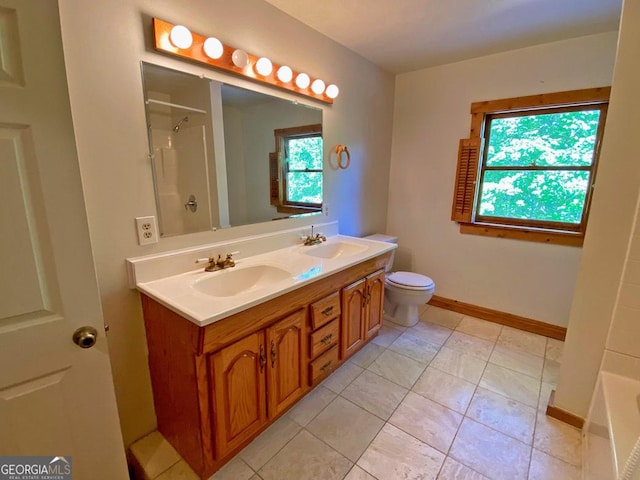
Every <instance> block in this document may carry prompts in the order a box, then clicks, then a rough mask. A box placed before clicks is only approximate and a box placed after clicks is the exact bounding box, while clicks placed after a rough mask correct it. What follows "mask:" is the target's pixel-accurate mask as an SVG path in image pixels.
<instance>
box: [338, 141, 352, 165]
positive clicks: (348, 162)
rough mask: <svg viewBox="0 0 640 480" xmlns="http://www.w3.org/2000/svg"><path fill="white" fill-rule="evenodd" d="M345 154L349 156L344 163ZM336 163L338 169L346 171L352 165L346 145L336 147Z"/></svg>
mask: <svg viewBox="0 0 640 480" xmlns="http://www.w3.org/2000/svg"><path fill="white" fill-rule="evenodd" d="M343 153H346V154H347V161H346V162H343V161H342V154H343ZM336 162H337V163H338V167H340V168H341V169H343V170H346V169H347V168H349V165H350V164H351V155H350V154H349V149H348V148H347V146H346V145H338V146H336Z"/></svg>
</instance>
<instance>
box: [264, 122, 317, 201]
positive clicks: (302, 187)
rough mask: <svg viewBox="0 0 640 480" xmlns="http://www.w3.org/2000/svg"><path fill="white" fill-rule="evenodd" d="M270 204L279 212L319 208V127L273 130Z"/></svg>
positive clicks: (307, 126)
mask: <svg viewBox="0 0 640 480" xmlns="http://www.w3.org/2000/svg"><path fill="white" fill-rule="evenodd" d="M274 134H275V137H276V152H275V153H273V154H271V156H270V162H271V204H272V205H276V207H277V209H278V211H279V212H285V213H308V212H312V211H319V210H320V209H321V208H322V158H323V156H322V125H319V124H318V125H305V126H301V127H293V128H283V129H278V130H274Z"/></svg>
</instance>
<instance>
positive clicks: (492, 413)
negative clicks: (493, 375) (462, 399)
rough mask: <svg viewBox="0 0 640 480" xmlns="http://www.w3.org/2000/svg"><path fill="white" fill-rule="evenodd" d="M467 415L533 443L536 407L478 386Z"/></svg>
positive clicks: (523, 440)
mask: <svg viewBox="0 0 640 480" xmlns="http://www.w3.org/2000/svg"><path fill="white" fill-rule="evenodd" d="M467 417H469V418H472V419H474V420H476V421H478V422H480V423H482V424H483V425H487V426H488V427H491V428H493V429H495V430H498V431H499V432H502V433H504V434H506V435H509V436H510V437H513V438H515V439H516V440H520V441H521V442H523V443H526V444H528V445H531V442H532V441H533V429H534V427H535V424H536V409H535V408H532V407H528V406H527V405H524V404H522V403H519V402H516V401H515V400H511V399H509V398H507V397H503V396H502V395H498V394H497V393H494V392H492V391H490V390H485V389H484V388H481V387H478V389H477V390H476V393H475V395H474V396H473V399H472V400H471V405H469V409H468V410H467Z"/></svg>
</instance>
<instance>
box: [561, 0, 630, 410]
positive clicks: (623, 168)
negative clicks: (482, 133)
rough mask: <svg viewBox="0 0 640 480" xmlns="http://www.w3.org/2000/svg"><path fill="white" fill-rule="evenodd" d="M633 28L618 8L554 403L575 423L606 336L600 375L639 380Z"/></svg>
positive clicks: (627, 3) (591, 386) (589, 393)
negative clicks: (613, 57) (614, 44)
mask: <svg viewBox="0 0 640 480" xmlns="http://www.w3.org/2000/svg"><path fill="white" fill-rule="evenodd" d="M639 23H640V2H638V1H635V0H627V1H625V2H624V5H623V10H622V20H621V24H620V39H619V41H618V52H617V58H616V65H615V72H614V76H613V84H612V90H611V100H610V103H609V112H608V115H607V126H606V128H605V132H604V137H603V140H602V152H601V155H600V164H599V167H598V178H597V183H596V189H595V191H594V196H593V205H592V208H591V218H590V220H589V228H588V230H587V235H586V237H585V242H584V248H583V256H582V261H581V264H580V272H579V275H578V281H577V284H576V293H575V297H574V299H573V305H572V307H571V318H570V322H569V329H568V332H567V339H566V342H565V347H564V352H563V362H562V367H561V370H560V379H559V382H558V388H557V391H556V396H555V404H556V406H557V407H560V408H562V409H564V410H567V411H569V412H572V413H574V414H576V415H579V416H581V417H586V415H587V411H588V408H589V402H590V400H591V396H592V393H593V389H594V386H595V382H596V378H597V375H598V370H599V368H600V365H601V359H602V357H603V351H604V348H605V341H606V339H607V334H608V335H609V338H608V341H606V348H607V350H606V352H605V361H604V363H603V367H604V368H606V369H608V370H612V369H614V370H618V371H620V373H623V372H624V371H625V370H626V371H627V372H629V373H630V374H633V375H632V376H634V377H636V378H638V368H639V365H640V358H639V357H640V349H639V348H638V345H639V344H640V328H638V326H639V324H640V323H639V319H638V313H639V311H640V303H639V299H640V279H639V278H638V265H637V260H638V259H639V258H640V255H639V254H638V248H639V247H640V240H639V239H638V231H637V230H636V232H635V234H634V233H633V224H634V220H636V218H637V210H636V207H637V202H638V193H639V192H640V161H638V149H637V135H638V133H637V127H638V125H640V92H639V91H638V85H640V64H639V63H638V58H640V30H638V24H639ZM627 253H628V255H627ZM625 271H626V273H625ZM629 366H630V367H631V368H628V367H629Z"/></svg>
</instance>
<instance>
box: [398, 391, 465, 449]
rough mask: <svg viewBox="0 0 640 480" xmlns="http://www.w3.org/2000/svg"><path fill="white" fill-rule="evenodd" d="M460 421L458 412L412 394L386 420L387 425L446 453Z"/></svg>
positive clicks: (460, 416) (460, 417)
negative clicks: (387, 421)
mask: <svg viewBox="0 0 640 480" xmlns="http://www.w3.org/2000/svg"><path fill="white" fill-rule="evenodd" d="M461 422H462V415H460V414H459V413H456V412H454V411H453V410H450V409H448V408H446V407H443V406H442V405H440V404H439V403H436V402H434V401H432V400H429V399H427V398H424V397H423V396H421V395H418V394H416V393H413V392H409V393H408V394H407V396H406V397H405V399H404V400H403V401H402V403H401V404H400V406H399V407H398V408H397V409H396V411H395V412H394V413H393V415H392V416H391V418H390V419H389V423H391V424H393V425H395V426H396V427H398V428H399V429H401V430H403V431H405V432H406V433H409V434H411V435H413V436H414V437H416V438H417V439H418V440H421V441H423V442H424V443H426V444H427V445H430V446H432V447H433V448H435V449H437V450H440V451H441V452H443V453H445V454H446V453H447V452H448V451H449V447H450V446H451V443H452V442H453V438H454V437H455V435H456V432H457V431H458V427H459V426H460V423H461Z"/></svg>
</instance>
